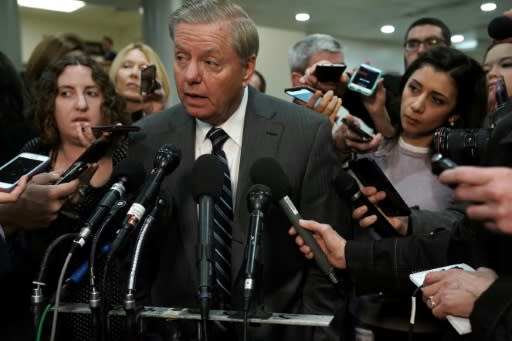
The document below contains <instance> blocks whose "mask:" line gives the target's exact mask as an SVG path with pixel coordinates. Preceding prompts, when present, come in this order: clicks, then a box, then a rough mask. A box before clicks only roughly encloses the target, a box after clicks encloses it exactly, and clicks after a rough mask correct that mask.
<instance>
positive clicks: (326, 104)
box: [305, 90, 341, 124]
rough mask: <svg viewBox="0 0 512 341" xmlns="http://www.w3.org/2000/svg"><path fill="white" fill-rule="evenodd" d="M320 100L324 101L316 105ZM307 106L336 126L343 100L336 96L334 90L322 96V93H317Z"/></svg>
mask: <svg viewBox="0 0 512 341" xmlns="http://www.w3.org/2000/svg"><path fill="white" fill-rule="evenodd" d="M319 98H322V99H321V100H320V102H319V103H318V104H316V102H317V101H318V99H319ZM305 106H306V107H308V108H310V109H313V110H314V111H316V112H318V113H320V114H322V115H324V116H327V118H328V119H329V121H330V122H331V124H334V122H335V121H336V114H337V113H338V110H339V109H340V107H341V98H338V97H337V96H334V93H333V92H332V90H329V91H327V92H326V93H325V94H322V92H320V91H316V92H315V94H314V95H313V96H311V98H310V99H309V101H308V102H307V103H306V104H305Z"/></svg>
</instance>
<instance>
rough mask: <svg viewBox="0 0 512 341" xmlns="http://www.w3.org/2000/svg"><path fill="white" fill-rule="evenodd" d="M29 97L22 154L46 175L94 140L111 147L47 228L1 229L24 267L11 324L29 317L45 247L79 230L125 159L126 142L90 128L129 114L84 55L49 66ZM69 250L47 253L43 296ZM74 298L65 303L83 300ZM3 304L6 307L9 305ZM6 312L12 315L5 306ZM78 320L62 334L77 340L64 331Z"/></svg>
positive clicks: (18, 278) (99, 70) (124, 120)
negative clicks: (46, 162)
mask: <svg viewBox="0 0 512 341" xmlns="http://www.w3.org/2000/svg"><path fill="white" fill-rule="evenodd" d="M33 94H35V97H34V99H33V101H32V103H31V105H32V106H31V112H32V114H33V117H34V119H35V121H36V126H37V127H38V130H39V136H38V137H37V138H34V139H32V140H30V141H29V142H27V143H26V144H25V146H24V147H23V148H22V151H25V152H33V153H38V154H44V155H48V156H50V157H51V163H50V168H49V169H48V170H47V171H51V172H56V173H59V174H62V173H63V172H64V171H65V170H66V169H68V167H70V166H71V165H72V164H73V163H74V162H75V161H76V160H77V159H78V157H79V156H80V155H81V154H82V153H83V152H84V151H85V150H86V149H87V148H88V147H89V146H90V145H91V144H92V143H93V142H94V141H96V140H97V139H98V138H101V139H108V140H109V141H110V143H111V147H110V151H109V152H107V153H106V155H104V156H103V157H102V158H100V159H99V161H98V162H96V163H95V164H93V165H88V168H89V169H88V170H87V173H88V176H87V177H84V179H81V185H80V186H79V187H78V188H79V190H78V191H77V192H76V193H75V194H73V195H72V196H71V198H69V199H68V200H66V202H65V204H64V205H63V206H62V207H61V208H60V209H59V211H58V212H57V213H56V219H55V220H54V221H53V222H51V223H50V224H49V225H46V226H40V227H39V228H37V227H34V226H24V223H23V222H22V221H19V223H18V224H15V226H7V227H6V226H4V230H6V231H7V233H8V234H9V235H11V236H13V235H15V236H16V237H17V238H18V239H19V240H22V241H23V243H18V244H16V245H14V246H13V249H14V251H13V252H16V258H17V260H18V261H19V262H20V263H21V262H22V264H23V267H20V269H23V270H19V271H18V272H19V273H16V274H14V275H13V276H12V277H11V279H10V282H11V283H18V285H16V287H15V288H14V292H13V293H12V295H10V296H11V297H10V298H9V301H10V300H12V303H13V310H12V311H13V312H17V313H13V314H12V315H13V316H12V318H14V319H16V320H21V319H23V317H26V316H27V315H28V316H30V310H29V306H28V304H27V303H28V302H27V301H26V300H24V299H23V298H28V297H30V289H31V281H32V280H34V278H35V277H36V274H37V272H38V271H39V265H40V263H41V260H42V256H43V254H44V252H45V250H46V248H47V247H48V245H49V244H50V243H51V242H52V241H53V240H55V239H56V238H57V237H59V236H61V235H63V234H64V233H69V232H78V230H79V229H80V228H81V227H82V226H83V224H84V222H85V221H86V219H87V218H88V217H89V216H90V214H91V213H92V211H93V210H94V209H95V207H96V206H97V204H98V202H99V201H100V200H101V198H102V197H103V196H104V195H105V193H106V192H107V190H108V189H109V187H110V185H111V183H112V182H113V181H112V180H110V178H111V174H112V170H113V167H114V166H115V165H116V164H117V163H118V162H119V161H121V160H122V159H124V158H125V157H126V149H127V142H126V139H123V138H122V137H119V136H117V135H116V136H114V135H110V136H107V135H106V134H105V133H104V134H103V136H97V134H95V133H94V131H93V129H92V127H93V126H96V125H104V124H118V123H119V124H129V123H130V119H129V116H128V114H126V113H124V111H123V109H124V100H123V99H122V97H120V96H119V95H118V94H117V92H116V90H115V88H114V85H113V84H112V82H111V81H110V79H109V77H108V74H107V73H106V72H105V71H104V70H103V68H102V67H101V66H100V65H99V64H98V63H97V62H95V61H94V60H92V59H91V58H89V57H85V56H66V57H63V58H62V59H59V60H57V61H56V62H54V63H52V64H50V65H49V66H48V67H47V68H46V69H45V70H44V71H43V73H42V74H41V77H40V78H39V79H38V80H37V81H36V83H35V84H34V88H33ZM59 186H61V185H59ZM55 187H57V186H55ZM28 211H29V212H30V209H28ZM68 250H69V245H67V244H66V245H62V248H60V247H59V248H57V249H55V250H54V252H53V253H52V259H53V261H52V262H51V263H49V265H50V266H49V267H48V271H47V273H46V276H45V278H46V279H47V286H46V287H45V290H46V295H51V293H52V292H53V288H54V285H55V282H56V279H57V278H58V271H60V267H61V266H62V264H61V261H62V260H63V259H64V258H65V257H64V256H65V254H61V252H67V251H68ZM74 258H75V257H74ZM58 260H59V261H58ZM74 260H75V261H77V262H82V261H83V258H82V257H76V259H74ZM76 266H78V264H71V265H70V268H74V267H76ZM75 294H76V295H81V294H83V292H80V290H78V291H74V292H72V296H73V295H75ZM76 295H75V296H73V297H70V298H69V299H70V300H72V301H75V302H83V301H82V300H81V299H80V298H79V297H78V296H76ZM82 299H83V298H82ZM20 302H21V303H20ZM24 303H25V304H24ZM7 306H10V305H9V302H8V303H7ZM6 309H7V310H9V311H11V310H10V308H6ZM77 319H79V318H76V317H73V318H72V319H71V320H70V323H61V326H64V327H65V328H66V329H67V330H66V331H64V330H61V333H64V334H66V335H67V336H69V339H74V340H78V339H81V338H80V337H75V335H74V334H69V335H68V332H73V330H74V329H76V328H74V327H76V325H75V324H74V323H75V322H76V321H77ZM30 324H31V323H29V324H28V325H29V326H30ZM67 327H70V328H67ZM89 329H90V328H89ZM0 330H1V328H0ZM0 332H1V331H0ZM73 333H74V332H73ZM2 335H5V334H2ZM7 335H9V334H7Z"/></svg>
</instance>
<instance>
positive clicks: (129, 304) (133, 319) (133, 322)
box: [124, 197, 168, 341]
mask: <svg viewBox="0 0 512 341" xmlns="http://www.w3.org/2000/svg"><path fill="white" fill-rule="evenodd" d="M167 206H168V205H167V202H166V200H165V199H163V198H160V197H157V199H156V202H155V205H154V206H153V209H152V210H151V212H150V213H149V214H148V215H147V216H146V218H145V219H144V222H143V223H142V226H141V229H140V231H139V235H138V236H137V241H136V243H135V251H134V253H133V258H132V263H131V267H130V275H129V278H128V290H127V292H126V296H125V300H124V310H125V312H126V331H127V333H126V336H127V340H128V341H137V340H138V335H139V334H138V329H137V324H138V323H137V321H138V316H137V312H138V308H137V302H136V300H135V291H136V288H137V286H136V279H137V270H138V268H139V264H140V258H141V254H142V250H143V249H144V242H145V241H146V236H147V233H148V231H149V230H150V228H151V226H152V225H153V223H154V222H155V219H156V217H157V216H158V214H159V212H161V210H162V209H164V208H165V207H167Z"/></svg>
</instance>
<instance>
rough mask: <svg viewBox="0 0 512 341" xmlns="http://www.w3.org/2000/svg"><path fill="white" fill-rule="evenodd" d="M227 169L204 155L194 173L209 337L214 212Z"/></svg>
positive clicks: (203, 301) (203, 303) (202, 298)
mask: <svg viewBox="0 0 512 341" xmlns="http://www.w3.org/2000/svg"><path fill="white" fill-rule="evenodd" d="M223 179H224V166H223V164H222V162H221V161H220V160H219V158H217V157H216V156H215V155H213V154H204V155H201V156H200V157H199V158H198V159H197V160H196V162H195V163H194V166H193V167H192V173H191V177H190V180H191V186H192V187H191V190H192V196H193V197H194V200H195V201H196V203H198V204H199V233H198V237H199V241H198V248H197V253H198V256H197V258H198V259H199V301H200V305H201V320H202V321H203V323H202V325H201V326H202V328H203V331H202V332H203V333H202V335H206V333H207V327H206V322H205V321H206V320H207V319H208V311H209V306H208V304H209V298H210V288H211V286H212V278H213V267H212V264H213V246H212V239H213V237H212V236H213V211H214V203H215V199H217V198H218V197H220V195H221V193H222V185H223V183H224V181H223Z"/></svg>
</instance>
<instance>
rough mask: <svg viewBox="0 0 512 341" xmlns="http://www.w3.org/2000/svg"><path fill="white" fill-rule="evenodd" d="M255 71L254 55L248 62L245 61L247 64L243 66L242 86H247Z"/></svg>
mask: <svg viewBox="0 0 512 341" xmlns="http://www.w3.org/2000/svg"><path fill="white" fill-rule="evenodd" d="M255 69H256V55H254V54H253V55H252V56H251V57H250V58H249V60H248V61H247V64H245V67H244V75H243V78H242V83H243V86H247V84H249V79H251V76H252V74H253V73H254V70H255Z"/></svg>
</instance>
